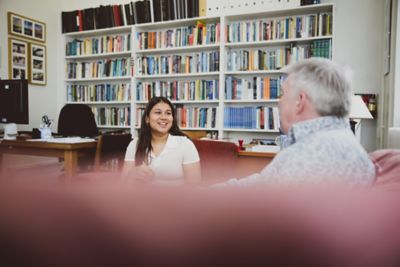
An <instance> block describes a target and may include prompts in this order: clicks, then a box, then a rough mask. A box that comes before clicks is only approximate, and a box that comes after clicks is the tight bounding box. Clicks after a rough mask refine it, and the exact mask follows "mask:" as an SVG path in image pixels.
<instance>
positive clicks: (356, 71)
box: [321, 0, 383, 151]
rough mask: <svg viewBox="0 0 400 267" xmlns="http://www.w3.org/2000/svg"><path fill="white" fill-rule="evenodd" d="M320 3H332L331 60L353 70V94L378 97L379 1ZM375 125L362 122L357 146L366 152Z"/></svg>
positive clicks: (370, 146)
mask: <svg viewBox="0 0 400 267" xmlns="http://www.w3.org/2000/svg"><path fill="white" fill-rule="evenodd" d="M321 2H324V3H335V15H336V16H335V25H334V31H335V33H334V34H335V39H334V57H335V58H334V59H335V61H336V62H338V63H339V64H343V65H347V66H349V67H350V68H351V69H352V70H353V88H354V92H355V93H371V94H372V93H373V94H378V97H379V95H380V94H381V91H382V89H383V88H382V87H383V76H382V65H383V57H382V56H383V1H376V0H352V1H348V0H335V1H325V0H323V1H321ZM379 108H382V107H378V111H379ZM377 125H378V124H377V119H374V120H363V121H362V127H361V144H362V145H363V146H364V147H365V148H366V149H367V150H368V151H372V150H375V149H376V148H377V142H378V140H377Z"/></svg>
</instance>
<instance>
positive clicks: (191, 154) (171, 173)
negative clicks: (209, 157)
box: [125, 135, 200, 186]
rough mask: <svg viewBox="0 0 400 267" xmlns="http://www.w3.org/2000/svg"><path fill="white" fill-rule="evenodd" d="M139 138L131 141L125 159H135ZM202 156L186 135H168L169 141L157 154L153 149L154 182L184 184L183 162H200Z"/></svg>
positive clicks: (150, 158) (150, 159) (152, 167)
mask: <svg viewBox="0 0 400 267" xmlns="http://www.w3.org/2000/svg"><path fill="white" fill-rule="evenodd" d="M137 140H138V138H135V139H133V140H132V141H131V143H130V144H129V146H128V147H127V149H126V154H125V161H135V154H136V146H137ZM199 161H200V157H199V153H198V152H197V149H196V147H195V146H194V144H193V142H192V141H190V139H188V138H187V137H186V136H174V135H168V139H167V143H166V144H165V147H164V149H163V150H162V151H161V153H160V154H159V155H158V156H156V155H154V153H153V151H151V153H150V156H149V162H150V168H151V169H152V170H153V171H154V173H155V179H154V183H156V184H162V185H172V186H173V185H183V183H184V173H183V164H190V163H195V162H199Z"/></svg>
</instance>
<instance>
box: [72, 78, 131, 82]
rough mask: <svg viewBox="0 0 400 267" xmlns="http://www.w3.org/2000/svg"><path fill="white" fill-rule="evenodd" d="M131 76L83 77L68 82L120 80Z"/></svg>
mask: <svg viewBox="0 0 400 267" xmlns="http://www.w3.org/2000/svg"><path fill="white" fill-rule="evenodd" d="M131 78H132V77H130V76H118V77H100V78H82V79H67V80H65V81H66V82H69V83H73V82H104V81H120V80H130V79H131Z"/></svg>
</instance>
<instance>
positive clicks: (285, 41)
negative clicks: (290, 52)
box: [225, 35, 332, 49]
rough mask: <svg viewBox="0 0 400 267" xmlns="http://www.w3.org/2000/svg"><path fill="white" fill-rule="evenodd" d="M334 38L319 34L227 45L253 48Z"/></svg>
mask: <svg viewBox="0 0 400 267" xmlns="http://www.w3.org/2000/svg"><path fill="white" fill-rule="evenodd" d="M325 39H332V35H327V36H318V37H307V38H292V39H281V40H266V41H257V42H236V43H226V44H225V47H227V48H228V49H235V48H251V47H265V46H274V45H276V46H281V45H285V44H290V43H300V44H301V43H309V42H312V41H316V40H325Z"/></svg>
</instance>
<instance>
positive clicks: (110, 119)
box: [92, 107, 131, 126]
mask: <svg viewBox="0 0 400 267" xmlns="http://www.w3.org/2000/svg"><path fill="white" fill-rule="evenodd" d="M92 112H93V114H94V118H95V119H96V123H97V125H101V126H129V125H130V121H131V119H130V117H131V112H130V107H92Z"/></svg>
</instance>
